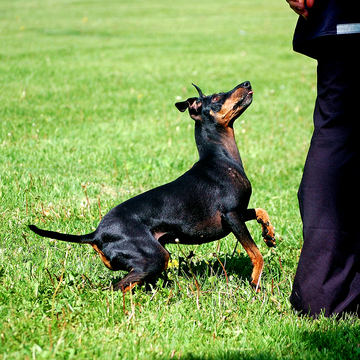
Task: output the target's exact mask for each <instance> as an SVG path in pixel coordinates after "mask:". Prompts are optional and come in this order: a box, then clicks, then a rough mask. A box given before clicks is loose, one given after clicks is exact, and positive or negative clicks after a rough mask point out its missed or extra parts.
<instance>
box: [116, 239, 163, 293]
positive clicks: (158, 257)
mask: <svg viewBox="0 0 360 360" xmlns="http://www.w3.org/2000/svg"><path fill="white" fill-rule="evenodd" d="M136 244H138V243H137V242H136ZM169 257H170V255H169V253H168V252H167V251H166V250H165V249H164V247H163V246H161V245H160V244H159V243H158V242H157V241H156V240H149V242H147V244H146V247H139V248H138V249H137V251H136V253H135V254H133V258H130V259H127V263H128V264H129V267H130V268H131V270H130V272H129V273H128V274H127V275H126V276H125V277H124V278H123V279H122V280H120V281H119V282H118V283H117V284H115V285H113V287H112V289H113V290H114V291H118V290H121V291H122V292H124V293H125V292H127V291H129V290H131V289H132V288H133V287H134V286H135V285H137V284H142V283H144V282H145V281H147V280H151V279H153V278H155V277H156V276H158V275H160V274H161V272H163V271H164V270H166V269H167V267H168V262H169Z"/></svg>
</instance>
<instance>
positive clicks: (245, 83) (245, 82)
mask: <svg viewBox="0 0 360 360" xmlns="http://www.w3.org/2000/svg"><path fill="white" fill-rule="evenodd" d="M240 86H241V87H244V88H251V83H250V81H244V82H243V83H242V84H241V85H240Z"/></svg>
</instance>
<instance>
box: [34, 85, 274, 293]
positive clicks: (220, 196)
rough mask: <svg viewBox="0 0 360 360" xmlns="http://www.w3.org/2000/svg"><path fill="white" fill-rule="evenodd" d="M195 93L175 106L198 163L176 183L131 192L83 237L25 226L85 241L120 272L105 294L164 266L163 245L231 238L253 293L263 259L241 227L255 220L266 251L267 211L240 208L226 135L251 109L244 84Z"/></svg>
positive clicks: (238, 172) (238, 170) (239, 179)
mask: <svg viewBox="0 0 360 360" xmlns="http://www.w3.org/2000/svg"><path fill="white" fill-rule="evenodd" d="M194 86H195V87H196V89H197V91H198V93H199V96H197V97H192V98H189V99H187V100H186V101H183V102H178V103H176V104H175V106H176V107H177V108H178V110H180V111H181V112H184V111H185V110H188V111H189V115H190V117H191V118H192V119H193V120H194V121H195V141H196V145H197V149H198V151H199V161H198V162H196V163H195V164H194V166H193V167H192V168H191V169H190V170H189V171H187V172H186V173H185V174H183V175H182V176H180V177H179V178H178V179H176V180H174V181H172V182H170V183H168V184H165V185H162V186H160V187H157V188H155V189H152V190H149V191H147V192H145V193H143V194H140V195H137V196H135V197H133V198H131V199H129V200H127V201H125V202H123V203H121V204H120V205H118V206H116V207H115V208H113V209H112V210H110V211H109V212H108V213H107V214H106V215H105V216H104V218H103V219H102V220H101V222H100V224H99V226H98V228H97V229H96V230H95V231H94V232H92V233H90V234H87V235H79V236H77V235H68V234H62V233H58V232H53V231H48V230H42V229H39V228H37V227H36V226H34V225H30V226H29V228H30V229H31V230H32V231H34V232H35V233H36V234H38V235H40V236H44V237H48V238H52V239H57V240H62V241H68V242H73V243H81V244H90V245H91V246H92V247H93V248H94V250H95V251H96V252H97V253H98V254H99V255H100V258H101V260H102V261H103V262H104V264H105V266H106V267H107V268H109V269H111V270H114V271H117V270H126V271H128V274H127V275H126V276H125V277H124V278H123V279H122V280H121V281H119V282H118V283H117V284H115V285H114V286H113V290H122V291H123V292H126V291H127V290H129V289H131V288H132V287H133V286H134V285H136V284H140V283H143V282H144V281H146V280H150V279H153V278H154V277H156V276H157V275H159V274H160V273H161V272H162V271H164V270H166V269H167V266H168V261H169V253H168V251H167V250H166V249H165V245H166V244H169V243H175V242H177V243H180V244H203V243H207V242H210V241H214V240H218V239H221V238H223V237H225V236H227V235H228V234H229V233H231V232H232V233H233V234H234V235H235V237H236V238H237V240H238V241H239V242H240V243H241V245H242V246H243V247H244V249H245V250H246V252H247V253H248V255H249V257H250V259H251V262H252V264H253V271H252V275H251V285H252V286H253V287H254V288H255V290H256V291H259V289H260V287H259V283H260V277H261V272H262V269H263V264H264V260H263V257H262V255H261V253H260V251H259V249H258V248H257V246H256V244H255V243H254V241H253V239H252V237H251V235H250V233H249V231H248V229H247V227H246V225H245V222H246V221H248V220H257V221H258V222H259V223H260V224H261V226H262V236H263V238H264V241H265V243H266V244H267V245H268V246H269V247H274V246H275V232H274V228H273V226H272V225H271V223H270V219H269V216H268V214H267V212H266V211H265V210H263V209H260V208H259V209H248V204H249V200H250V195H251V185H250V182H249V180H248V178H247V177H246V175H245V171H244V167H243V164H242V161H241V158H240V154H239V150H238V148H237V145H236V142H235V137H234V129H233V125H234V121H235V120H236V119H237V118H238V117H239V116H240V115H241V114H242V113H243V112H244V111H245V109H246V108H247V107H248V106H249V105H250V104H251V102H252V97H253V91H252V88H251V84H250V82H248V81H246V82H243V83H242V84H240V85H238V86H236V87H235V88H234V89H233V90H231V91H229V92H225V93H223V92H221V93H217V94H213V95H210V96H205V95H204V94H203V93H202V92H201V90H200V89H199V88H198V87H197V86H196V85H194Z"/></svg>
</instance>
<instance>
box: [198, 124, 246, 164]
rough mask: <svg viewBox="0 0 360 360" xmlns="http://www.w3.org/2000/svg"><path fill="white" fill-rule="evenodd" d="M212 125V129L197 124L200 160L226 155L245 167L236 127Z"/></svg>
mask: <svg viewBox="0 0 360 360" xmlns="http://www.w3.org/2000/svg"><path fill="white" fill-rule="evenodd" d="M212 127H213V128H211V129H210V128H209V127H208V126H204V125H203V124H200V123H196V124H195V141H196V146H197V148H198V151H199V157H200V160H203V159H205V158H209V157H214V156H220V157H221V156H224V157H228V158H230V159H231V160H233V161H235V162H236V163H239V165H241V167H243V165H242V161H241V157H240V153H239V149H238V147H237V145H236V141H235V135H234V129H233V128H232V127H226V128H224V127H221V126H216V125H213V126H212ZM215 127H216V128H215Z"/></svg>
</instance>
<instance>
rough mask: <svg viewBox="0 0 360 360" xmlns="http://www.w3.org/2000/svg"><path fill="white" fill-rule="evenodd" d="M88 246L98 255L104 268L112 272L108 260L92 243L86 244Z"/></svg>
mask: <svg viewBox="0 0 360 360" xmlns="http://www.w3.org/2000/svg"><path fill="white" fill-rule="evenodd" d="M88 244H89V245H91V246H92V248H93V249H94V250H95V251H96V252H97V253H98V254H99V256H100V259H101V260H102V262H103V263H104V264H105V266H106V267H107V268H108V269H110V270H113V268H112V267H111V264H110V261H109V260H108V258H107V257H106V256H105V254H104V253H103V252H102V251H101V250H100V249H99V248H98V247H97V246H96V245H95V244H92V243H88Z"/></svg>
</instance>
